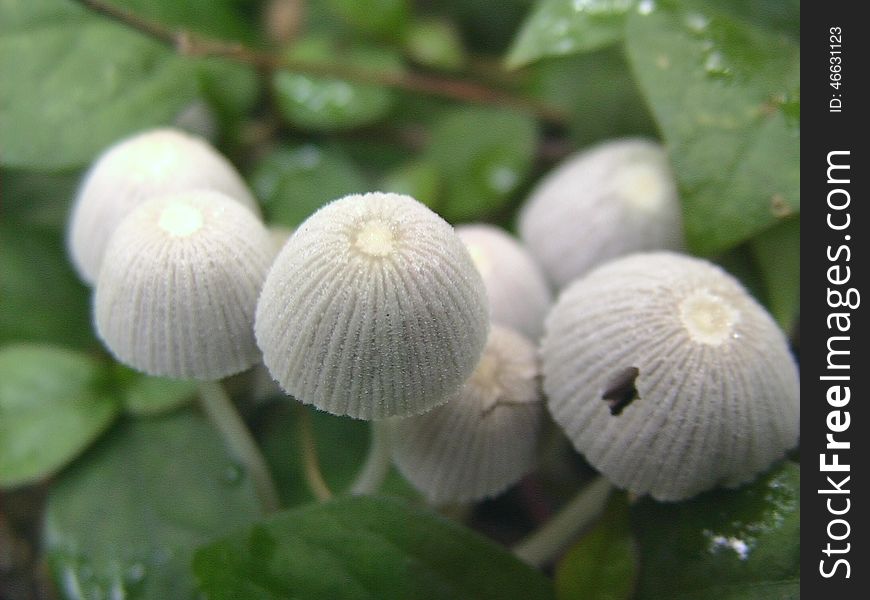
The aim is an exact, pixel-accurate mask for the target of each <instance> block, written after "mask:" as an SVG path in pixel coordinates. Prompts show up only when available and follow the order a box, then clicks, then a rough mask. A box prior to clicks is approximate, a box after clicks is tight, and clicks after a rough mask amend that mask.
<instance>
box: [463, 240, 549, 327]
mask: <svg viewBox="0 0 870 600" xmlns="http://www.w3.org/2000/svg"><path fill="white" fill-rule="evenodd" d="M456 235H458V236H459V239H461V240H462V241H463V242H464V243H465V245H466V247H467V248H468V252H469V253H470V254H471V258H472V259H473V260H474V264H475V266H476V267H477V270H478V271H480V275H481V276H482V277H483V283H484V285H485V286H486V295H487V297H488V298H489V309H490V319H491V320H492V322H493V323H501V324H503V325H506V326H508V327H512V328H514V329H516V330H517V331H519V332H520V333H522V334H524V335H526V336H528V337H529V339H532V340H537V339H539V338H540V337H541V334H542V333H543V331H544V317H545V316H546V315H547V311H548V310H549V308H550V305H551V304H552V302H553V297H552V294H551V293H550V287H549V284H548V283H547V280H546V279H545V278H544V274H543V272H542V271H541V268H540V267H539V266H538V265H537V263H535V261H534V259H532V257H531V255H530V254H529V253H528V252H527V251H526V249H525V248H523V246H522V245H520V243H519V242H517V241H516V240H515V239H514V238H513V237H512V236H511V235H509V234H508V233H507V232H505V231H504V230H502V229H500V228H498V227H494V226H492V225H485V224H474V225H460V226H458V227H457V228H456Z"/></svg>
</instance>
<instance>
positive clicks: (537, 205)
mask: <svg viewBox="0 0 870 600" xmlns="http://www.w3.org/2000/svg"><path fill="white" fill-rule="evenodd" d="M680 214H681V213H680V203H679V198H678V196H677V190H676V184H675V182H674V177H673V175H672V173H671V169H670V166H669V164H668V159H667V155H666V154H665V151H664V149H663V148H662V147H661V146H660V145H658V144H656V143H654V142H651V141H648V140H644V139H636V138H628V139H621V140H616V141H610V142H604V143H601V144H599V145H597V146H594V147H592V148H590V149H588V150H586V151H584V152H581V153H579V154H575V155H574V156H571V157H569V158H568V159H566V160H565V161H564V162H563V163H562V164H561V165H559V166H558V167H557V168H556V169H555V170H553V171H552V172H551V173H550V174H548V175H547V176H546V177H545V178H544V179H543V180H542V181H541V182H540V183H539V184H538V185H537V187H535V189H534V190H532V192H531V194H530V195H529V198H528V200H527V201H526V203H525V205H524V206H523V208H522V210H521V212H520V217H519V223H518V226H519V234H520V239H522V241H523V243H524V244H525V245H526V246H527V247H528V249H529V252H530V253H531V254H532V256H534V257H535V259H536V260H537V261H538V263H539V264H540V265H541V267H543V269H544V272H545V273H546V274H547V276H548V277H549V279H550V280H551V281H552V282H553V283H554V284H555V285H556V286H557V287H563V286H565V285H567V284H568V283H570V282H571V281H572V280H573V279H575V278H576V277H579V276H580V275H582V274H584V273H585V272H587V271H588V270H589V269H591V268H593V267H595V266H596V265H598V264H600V263H602V262H604V261H606V260H608V259H612V258H616V257H618V256H623V255H625V254H630V253H632V252H639V251H645V250H679V249H681V248H682V247H683V233H682V220H681V216H680Z"/></svg>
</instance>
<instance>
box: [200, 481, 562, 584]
mask: <svg viewBox="0 0 870 600" xmlns="http://www.w3.org/2000/svg"><path fill="white" fill-rule="evenodd" d="M194 571H195V573H196V576H197V578H198V580H199V583H200V586H201V588H202V590H203V591H204V592H205V593H206V594H207V595H208V597H209V598H212V600H221V599H229V598H330V599H332V600H345V599H348V600H350V599H357V598H359V599H368V598H390V599H394V600H402V599H411V598H413V599H415V600H434V599H442V598H443V599H445V600H448V599H449V600H454V599H456V598H463V599H466V600H475V599H481V600H482V599H489V598H491V599H493V600H496V599H497V600H512V599H522V600H538V599H547V598H552V589H551V585H550V582H549V581H548V580H547V578H545V577H544V576H543V575H542V574H541V573H539V572H538V571H536V570H534V569H533V568H531V567H529V566H527V565H525V564H523V563H521V562H520V561H519V560H517V559H516V558H514V557H513V556H512V555H511V554H510V553H509V552H508V551H507V550H505V549H504V548H502V547H500V546H498V545H496V544H494V543H493V542H490V541H488V540H486V539H485V538H483V537H481V536H479V535H478V534H475V533H472V532H471V531H469V530H467V529H465V528H463V527H462V526H460V525H457V524H456V523H453V522H450V521H447V520H444V519H443V518H440V517H438V516H436V515H433V514H432V513H429V512H427V511H425V510H422V509H419V508H413V507H411V506H409V505H407V504H406V503H404V502H401V501H398V500H386V499H378V498H363V497H359V498H343V499H339V500H334V501H332V502H329V503H325V504H319V505H314V506H309V507H304V508H300V509H297V510H293V511H287V512H284V513H281V514H278V515H275V516H274V517H272V518H270V519H267V520H265V521H262V522H260V523H258V524H256V525H254V526H253V527H252V528H250V529H249V530H248V531H245V532H242V533H239V534H236V535H233V536H231V537H228V538H226V539H224V540H222V541H220V542H217V543H215V544H211V545H209V546H206V547H204V548H202V549H201V550H199V552H197V554H196V557H195V559H194Z"/></svg>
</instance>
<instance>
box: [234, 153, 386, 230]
mask: <svg viewBox="0 0 870 600" xmlns="http://www.w3.org/2000/svg"><path fill="white" fill-rule="evenodd" d="M251 184H252V186H253V188H254V191H255V193H256V195H257V197H258V198H260V199H261V201H262V202H263V205H264V208H265V211H266V214H267V218H268V220H269V222H271V223H277V224H281V225H285V226H288V227H296V226H297V225H299V224H300V223H301V222H302V221H304V220H305V219H307V218H308V217H309V216H310V215H311V214H312V213H313V212H314V211H316V210H317V209H318V208H320V207H321V206H323V205H324V204H326V203H327V202H330V201H331V200H335V199H337V198H341V197H342V196H345V195H347V194H352V193H360V192H366V191H369V189H368V187H369V186H368V183H367V182H366V180H365V178H364V177H363V175H362V173H360V171H359V170H358V169H357V168H356V166H355V165H354V164H353V163H352V162H351V161H350V160H348V158H347V157H346V156H345V155H344V154H343V153H341V152H338V151H335V150H332V149H329V148H323V147H321V146H316V145H313V144H306V145H303V146H294V147H282V148H278V149H276V150H273V151H272V152H271V153H269V154H267V155H266V156H265V157H264V158H263V159H262V160H261V161H260V162H259V164H258V165H257V167H256V168H255V170H254V173H253V176H252V177H251Z"/></svg>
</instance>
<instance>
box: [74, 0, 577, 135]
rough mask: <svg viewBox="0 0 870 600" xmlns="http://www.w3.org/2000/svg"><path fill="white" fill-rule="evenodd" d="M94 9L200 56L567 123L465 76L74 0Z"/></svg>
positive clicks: (543, 107) (556, 113)
mask: <svg viewBox="0 0 870 600" xmlns="http://www.w3.org/2000/svg"><path fill="white" fill-rule="evenodd" d="M74 1H75V2H77V3H79V4H81V5H83V6H85V7H86V8H88V9H89V10H91V11H93V12H95V13H97V14H100V15H103V16H105V17H108V18H110V19H112V20H114V21H117V22H119V23H122V24H124V25H126V26H127V27H130V28H132V29H135V30H136V31H139V32H140V33H143V34H145V35H147V36H148V37H150V38H152V39H154V40H157V41H158V42H161V43H163V44H165V45H167V46H169V47H171V48H173V49H174V50H175V51H176V52H178V53H179V54H182V55H185V56H197V57H220V58H226V59H229V60H233V61H235V62H239V63H243V64H246V65H250V66H253V67H257V68H259V69H262V70H265V71H272V70H275V69H287V70H290V71H294V72H297V73H306V74H308V75H314V76H321V77H337V78H340V79H345V80H348V81H354V82H356V83H362V84H373V85H382V86H386V87H391V88H396V89H401V90H405V91H407V92H415V93H420V94H426V95H429V96H437V97H441V98H449V99H452V100H460V101H463V102H470V103H476V104H494V105H499V106H505V107H509V108H514V109H517V110H521V111H524V112H529V113H532V114H534V115H536V116H537V117H539V118H541V119H544V120H547V121H551V122H553V123H556V124H564V123H565V122H566V120H567V118H566V115H565V113H564V112H563V111H562V110H560V109H558V108H556V107H553V106H550V105H549V104H546V103H544V102H541V101H539V100H536V99H534V98H528V97H524V96H516V95H514V94H511V93H510V92H507V91H505V90H502V89H498V88H493V87H488V86H485V85H482V84H480V83H476V82H473V81H469V80H465V79H456V78H447V77H438V76H434V75H429V74H423V73H415V72H401V73H399V72H392V73H391V72H383V71H373V70H371V69H360V68H358V67H355V66H353V65H349V64H347V63H323V62H312V61H304V60H298V59H291V58H289V57H286V56H282V55H280V54H275V53H272V52H265V51H260V50H256V49H253V48H250V47H248V46H245V45H244V44H241V43H238V42H227V41H223V40H217V39H213V38H209V37H206V36H203V35H199V34H196V33H193V32H191V31H188V30H186V29H172V28H169V27H167V26H165V25H163V24H161V23H157V22H155V21H151V20H149V19H145V18H144V17H142V16H140V15H137V14H136V13H134V12H132V11H130V10H127V9H123V8H119V7H117V6H114V5H113V4H111V3H109V2H105V1H103V0H74Z"/></svg>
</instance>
